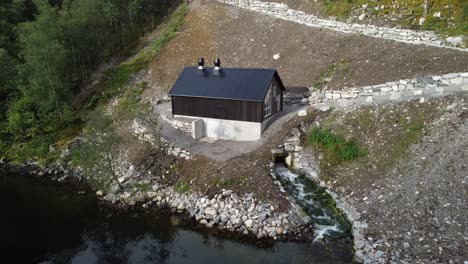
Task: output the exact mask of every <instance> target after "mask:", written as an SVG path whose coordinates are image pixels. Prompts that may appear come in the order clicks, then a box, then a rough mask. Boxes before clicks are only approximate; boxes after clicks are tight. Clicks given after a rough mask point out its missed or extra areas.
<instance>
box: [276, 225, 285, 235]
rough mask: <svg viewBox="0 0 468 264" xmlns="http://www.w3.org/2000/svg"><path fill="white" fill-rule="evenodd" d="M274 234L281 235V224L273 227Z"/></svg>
mask: <svg viewBox="0 0 468 264" xmlns="http://www.w3.org/2000/svg"><path fill="white" fill-rule="evenodd" d="M275 231H276V234H278V235H281V234H283V228H282V227H281V226H277V227H276V228H275Z"/></svg>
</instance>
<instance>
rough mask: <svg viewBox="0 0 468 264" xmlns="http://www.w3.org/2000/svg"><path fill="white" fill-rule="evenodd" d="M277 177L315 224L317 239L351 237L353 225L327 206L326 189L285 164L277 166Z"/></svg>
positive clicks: (331, 207)
mask: <svg viewBox="0 0 468 264" xmlns="http://www.w3.org/2000/svg"><path fill="white" fill-rule="evenodd" d="M275 175H276V177H277V178H278V180H279V181H280V182H281V185H282V186H283V188H284V189H285V190H286V192H287V193H288V194H289V195H290V196H292V197H293V198H294V199H295V201H296V203H297V204H298V205H299V206H301V207H302V209H303V210H304V212H306V213H307V215H308V216H309V217H310V218H311V222H312V223H313V224H314V227H315V229H314V235H315V239H316V240H319V239H323V238H327V237H334V238H340V237H347V236H350V235H351V234H350V232H351V231H350V228H351V225H350V224H349V223H348V221H347V220H346V217H345V216H344V215H343V214H342V213H340V212H338V211H335V210H333V209H334V205H333V206H329V205H327V204H326V202H327V199H326V198H330V199H331V197H327V196H325V195H324V194H325V193H326V192H325V189H323V188H321V187H320V186H317V184H316V183H314V182H313V181H312V180H311V179H309V178H307V176H306V175H304V174H302V173H299V172H294V171H291V170H289V169H288V168H286V166H285V165H284V164H281V163H279V164H276V165H275Z"/></svg>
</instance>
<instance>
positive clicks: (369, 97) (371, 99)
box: [366, 96, 374, 103]
mask: <svg viewBox="0 0 468 264" xmlns="http://www.w3.org/2000/svg"><path fill="white" fill-rule="evenodd" d="M366 102H367V103H372V102H374V98H373V97H372V96H367V97H366Z"/></svg>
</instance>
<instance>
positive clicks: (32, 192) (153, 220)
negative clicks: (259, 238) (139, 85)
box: [0, 175, 352, 264]
mask: <svg viewBox="0 0 468 264" xmlns="http://www.w3.org/2000/svg"><path fill="white" fill-rule="evenodd" d="M80 190H82V189H80V188H78V187H77V186H72V185H70V184H68V185H58V184H56V183H52V182H50V181H48V180H41V179H34V178H31V177H24V176H17V175H0V206H1V210H2V211H1V217H0V263H41V262H43V263H222V264H227V263H244V264H247V263H350V262H351V259H352V252H351V245H350V244H349V243H347V242H344V241H343V240H342V241H336V242H327V243H324V244H322V243H292V242H281V243H275V244H271V245H269V246H265V245H263V246H259V245H255V244H253V243H251V242H246V241H240V240H239V239H231V238H226V237H225V236H221V235H213V234H209V233H208V232H207V231H206V230H204V231H196V230H194V229H193V228H188V227H180V226H178V227H174V226H172V225H171V223H170V215H169V213H168V212H159V213H151V214H149V213H143V212H140V211H134V212H128V211H126V212H125V211H117V210H112V209H110V208H107V207H105V206H102V205H99V204H98V202H97V200H96V198H95V197H94V195H93V194H92V193H91V192H86V193H85V194H78V192H79V191H80Z"/></svg>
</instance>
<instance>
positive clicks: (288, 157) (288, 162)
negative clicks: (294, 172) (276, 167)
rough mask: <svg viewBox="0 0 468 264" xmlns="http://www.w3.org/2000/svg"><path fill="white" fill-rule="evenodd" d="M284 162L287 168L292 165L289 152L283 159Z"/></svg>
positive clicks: (291, 157)
mask: <svg viewBox="0 0 468 264" xmlns="http://www.w3.org/2000/svg"><path fill="white" fill-rule="evenodd" d="M284 162H285V163H286V166H288V168H290V167H291V166H292V165H293V156H292V155H291V154H289V155H288V156H287V157H286V159H285V160H284Z"/></svg>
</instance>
